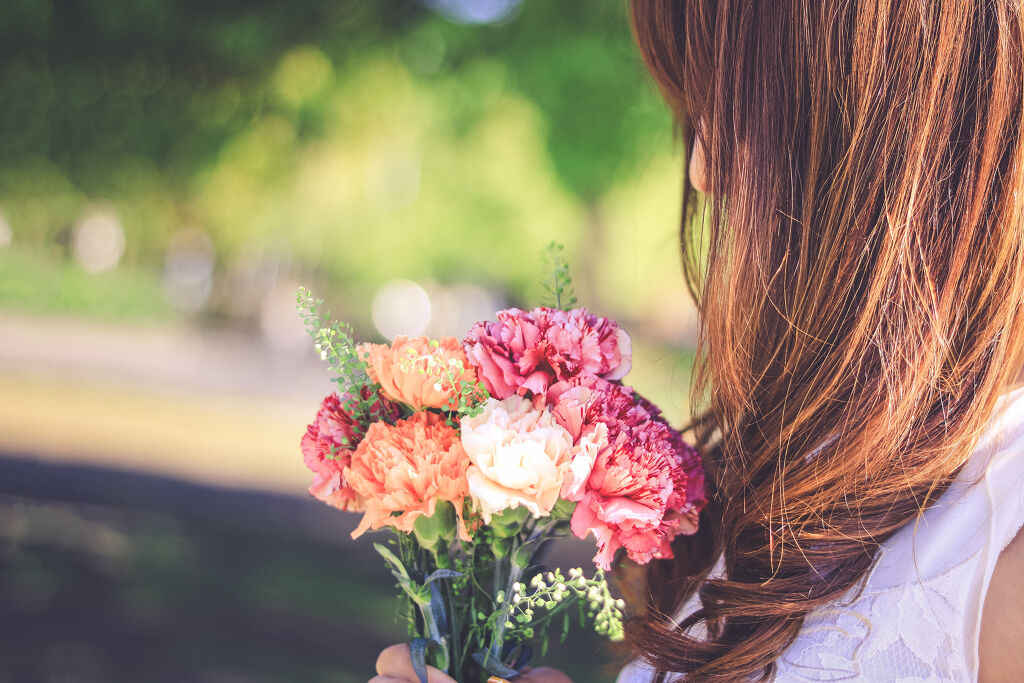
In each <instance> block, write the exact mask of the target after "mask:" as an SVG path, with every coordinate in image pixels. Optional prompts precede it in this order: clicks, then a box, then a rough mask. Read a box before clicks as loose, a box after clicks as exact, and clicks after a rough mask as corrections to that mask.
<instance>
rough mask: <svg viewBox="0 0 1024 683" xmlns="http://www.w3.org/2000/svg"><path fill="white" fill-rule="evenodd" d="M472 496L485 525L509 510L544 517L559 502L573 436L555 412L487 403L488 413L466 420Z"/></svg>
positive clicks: (519, 401)
mask: <svg viewBox="0 0 1024 683" xmlns="http://www.w3.org/2000/svg"><path fill="white" fill-rule="evenodd" d="M461 426H462V429H461V432H462V447H463V448H464V449H465V451H466V454H467V455H468V456H469V459H470V461H471V462H472V464H471V465H470V466H469V468H468V469H467V470H466V479H467V480H468V481H469V495H470V496H471V497H472V498H473V501H474V503H475V504H476V505H477V506H478V507H479V508H480V512H481V514H482V515H483V518H484V522H485V523H490V521H491V516H492V515H494V514H497V513H498V512H501V511H502V510H504V509H506V508H515V507H519V506H520V505H522V506H525V507H526V508H527V509H528V510H529V511H530V512H531V513H532V514H533V516H534V517H544V516H546V515H548V514H550V512H551V508H552V507H553V506H554V505H555V502H556V501H557V500H558V493H559V491H560V490H561V488H562V482H563V480H564V479H565V475H566V472H567V470H568V469H569V467H570V463H571V461H572V456H573V443H572V436H571V435H570V434H569V432H567V431H566V430H565V428H564V427H562V426H561V425H559V424H558V423H557V422H555V419H554V417H553V416H552V415H551V413H550V412H549V411H548V410H546V409H544V408H540V409H537V408H534V407H533V404H532V403H531V402H530V401H529V400H528V399H525V398H523V397H521V396H516V395H513V396H509V397H508V398H506V399H505V400H503V401H499V400H497V399H493V398H491V399H488V400H487V402H486V403H485V404H484V407H483V411H482V412H480V413H479V414H477V415H475V416H473V417H464V418H462V424H461Z"/></svg>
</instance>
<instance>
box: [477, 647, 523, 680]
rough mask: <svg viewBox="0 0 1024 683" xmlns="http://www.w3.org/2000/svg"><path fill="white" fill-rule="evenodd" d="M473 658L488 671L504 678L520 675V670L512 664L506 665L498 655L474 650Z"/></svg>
mask: <svg viewBox="0 0 1024 683" xmlns="http://www.w3.org/2000/svg"><path fill="white" fill-rule="evenodd" d="M473 660H474V661H475V662H476V663H477V664H479V665H480V666H482V667H483V668H484V670H485V671H486V672H487V673H490V674H494V675H495V676H501V677H502V678H509V679H511V678H513V677H515V676H518V675H519V672H518V671H516V670H515V669H513V668H512V667H510V666H505V665H504V664H502V663H501V662H500V661H498V658H497V657H493V656H489V655H487V654H484V653H483V652H474V653H473Z"/></svg>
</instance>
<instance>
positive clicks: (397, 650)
mask: <svg viewBox="0 0 1024 683" xmlns="http://www.w3.org/2000/svg"><path fill="white" fill-rule="evenodd" d="M370 683H419V678H417V677H416V672H415V671H413V669H412V660H411V659H410V658H409V646H408V645H404V644H403V645H392V646H391V647H389V648H387V649H386V650H384V651H383V652H381V653H380V656H379V657H377V675H376V676H374V677H373V678H371V679H370ZM427 683H456V681H455V679H454V678H452V677H451V676H449V675H448V674H445V673H442V672H441V671H439V670H437V669H435V668H434V667H432V666H428V667H427ZM515 683H572V681H570V680H569V677H568V676H566V675H565V674H564V673H562V672H561V671H557V670H555V669H551V668H548V667H546V666H542V667H539V668H537V669H528V670H527V671H526V672H525V673H523V674H520V675H519V676H516V677H515Z"/></svg>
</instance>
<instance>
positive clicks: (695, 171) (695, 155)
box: [689, 135, 707, 192]
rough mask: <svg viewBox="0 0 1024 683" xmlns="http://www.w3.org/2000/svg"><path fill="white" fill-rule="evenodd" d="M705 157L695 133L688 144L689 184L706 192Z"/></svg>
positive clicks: (702, 147)
mask: <svg viewBox="0 0 1024 683" xmlns="http://www.w3.org/2000/svg"><path fill="white" fill-rule="evenodd" d="M706 163H707V161H706V157H705V156H704V145H702V144H701V143H700V138H699V137H698V136H696V135H694V136H693V144H692V145H690V168H689V176H690V184H691V185H693V189H695V190H697V192H707V165H706Z"/></svg>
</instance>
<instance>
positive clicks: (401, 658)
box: [377, 643, 455, 683]
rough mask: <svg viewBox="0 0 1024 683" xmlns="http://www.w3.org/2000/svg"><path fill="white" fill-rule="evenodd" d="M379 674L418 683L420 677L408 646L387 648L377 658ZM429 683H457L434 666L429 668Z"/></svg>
mask: <svg viewBox="0 0 1024 683" xmlns="http://www.w3.org/2000/svg"><path fill="white" fill-rule="evenodd" d="M377 673H378V674H380V675H381V676H390V677H391V678H395V679H397V680H400V681H403V683H404V682H405V681H409V682H411V683H418V682H419V680H420V679H419V677H418V676H416V672H415V671H414V670H413V668H412V659H411V658H410V656H409V646H408V645H406V644H404V643H403V644H401V645H392V646H391V647H388V648H385V649H384V651H383V652H381V653H380V656H378V657H377ZM427 683H455V679H454V678H452V677H451V676H449V675H448V674H446V673H444V672H442V671H441V670H439V669H436V668H434V667H432V666H428V667H427Z"/></svg>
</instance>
